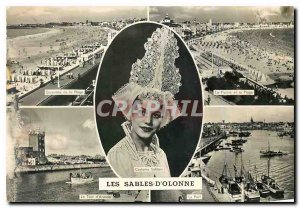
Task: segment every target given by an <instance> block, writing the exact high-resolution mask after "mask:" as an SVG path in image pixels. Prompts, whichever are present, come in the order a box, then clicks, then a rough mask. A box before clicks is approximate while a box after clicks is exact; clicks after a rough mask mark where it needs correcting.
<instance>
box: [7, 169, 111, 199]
mask: <svg viewBox="0 0 300 208" xmlns="http://www.w3.org/2000/svg"><path fill="white" fill-rule="evenodd" d="M72 172H79V170H64V171H52V172H51V171H49V172H37V173H23V174H18V175H16V176H14V178H13V179H7V194H8V195H7V197H8V199H9V201H15V202H83V201H82V200H81V199H79V195H80V194H106V191H99V184H98V178H101V177H115V176H114V174H113V172H112V170H111V169H110V168H109V167H101V168H92V169H82V170H81V172H82V173H84V172H91V173H92V175H93V177H94V179H96V180H95V181H94V182H92V183H89V184H81V185H71V184H68V183H66V182H68V181H70V179H69V175H70V173H72ZM98 201H100V200H93V201H92V202H98ZM84 202H85V201H84Z"/></svg>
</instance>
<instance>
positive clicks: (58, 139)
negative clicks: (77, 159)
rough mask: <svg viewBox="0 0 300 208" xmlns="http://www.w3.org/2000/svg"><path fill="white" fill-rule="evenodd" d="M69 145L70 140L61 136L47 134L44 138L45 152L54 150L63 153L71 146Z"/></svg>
mask: <svg viewBox="0 0 300 208" xmlns="http://www.w3.org/2000/svg"><path fill="white" fill-rule="evenodd" d="M70 143H72V140H69V139H68V138H67V137H66V136H64V135H61V134H47V135H46V137H45V146H46V150H47V149H48V150H50V151H52V150H55V151H61V152H62V153H63V151H64V150H66V149H67V148H69V147H70V146H72V144H70Z"/></svg>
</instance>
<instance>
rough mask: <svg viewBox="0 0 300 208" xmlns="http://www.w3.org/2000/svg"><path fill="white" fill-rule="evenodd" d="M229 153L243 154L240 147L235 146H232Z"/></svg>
mask: <svg viewBox="0 0 300 208" xmlns="http://www.w3.org/2000/svg"><path fill="white" fill-rule="evenodd" d="M229 151H230V152H235V153H240V152H244V150H243V149H242V148H241V147H237V146H232V149H230V150H229Z"/></svg>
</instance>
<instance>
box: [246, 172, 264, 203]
mask: <svg viewBox="0 0 300 208" xmlns="http://www.w3.org/2000/svg"><path fill="white" fill-rule="evenodd" d="M244 189H245V199H246V201H249V202H259V201H260V193H259V190H258V188H257V185H256V183H255V181H254V179H253V177H252V174H251V172H250V171H248V173H247V174H246V181H245V186H244Z"/></svg>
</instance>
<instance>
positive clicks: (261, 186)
mask: <svg viewBox="0 0 300 208" xmlns="http://www.w3.org/2000/svg"><path fill="white" fill-rule="evenodd" d="M254 171H255V184H256V186H257V189H258V191H259V194H260V196H261V197H266V196H268V195H269V194H270V191H269V189H268V188H267V187H266V185H264V184H263V183H262V182H261V181H258V180H257V171H256V166H254Z"/></svg>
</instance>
